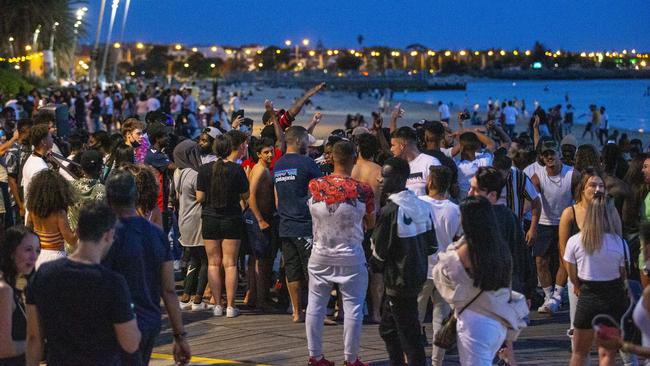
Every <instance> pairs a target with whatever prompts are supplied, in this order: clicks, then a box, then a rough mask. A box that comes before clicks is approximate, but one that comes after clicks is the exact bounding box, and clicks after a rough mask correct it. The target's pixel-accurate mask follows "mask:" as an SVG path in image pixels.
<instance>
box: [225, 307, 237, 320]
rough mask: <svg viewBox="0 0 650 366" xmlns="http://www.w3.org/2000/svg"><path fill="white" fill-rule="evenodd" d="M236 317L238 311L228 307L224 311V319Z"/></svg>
mask: <svg viewBox="0 0 650 366" xmlns="http://www.w3.org/2000/svg"><path fill="white" fill-rule="evenodd" d="M237 316H239V309H237V308H233V307H230V306H229V307H228V308H227V309H226V318H234V317H237Z"/></svg>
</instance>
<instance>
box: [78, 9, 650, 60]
mask: <svg viewBox="0 0 650 366" xmlns="http://www.w3.org/2000/svg"><path fill="white" fill-rule="evenodd" d="M100 3H101V0H88V7H89V16H88V21H89V26H88V37H87V39H86V41H87V42H92V41H93V40H94V37H95V31H96V26H97V19H98V17H99V7H100ZM107 3H108V5H107V10H106V15H105V19H104V26H103V29H102V33H103V34H102V40H103V39H105V35H106V31H107V29H108V20H109V17H110V3H111V0H107ZM125 3H126V0H120V6H119V8H118V15H117V19H116V25H115V29H114V33H113V40H116V38H118V37H119V31H120V26H121V19H122V13H123V11H124V5H125ZM649 22H650V2H648V1H647V0H509V1H506V0H493V1H488V0H445V1H443V0H408V1H407V0H402V1H386V0H347V1H341V0H320V1H319V0H275V1H271V0H240V1H235V0H131V6H130V10H129V16H128V22H127V25H126V30H125V34H124V40H125V41H142V42H157V43H175V42H180V43H183V44H185V45H188V46H191V45H212V44H218V45H239V44H244V43H260V44H265V45H282V44H283V42H284V40H285V39H291V40H294V42H295V41H296V40H300V39H302V38H305V37H306V38H309V39H311V40H312V42H313V43H312V44H315V42H316V41H317V40H319V39H320V40H321V41H322V42H323V44H324V45H325V47H356V46H357V35H359V34H361V35H363V36H364V39H365V41H364V45H366V46H372V45H388V46H392V47H404V46H406V45H408V44H411V43H421V44H423V45H425V46H427V47H431V48H435V49H443V48H449V49H454V50H458V49H463V48H474V49H482V48H487V47H500V48H505V49H513V48H520V49H526V48H530V47H532V44H533V43H534V41H535V40H540V41H541V42H543V43H544V44H545V45H547V46H548V47H550V48H552V49H558V48H562V49H570V50H605V49H610V50H613V49H617V50H622V49H632V48H636V49H637V50H641V51H650V33H649V32H648V27H647V25H648V24H650V23H649Z"/></svg>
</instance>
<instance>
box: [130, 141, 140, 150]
mask: <svg viewBox="0 0 650 366" xmlns="http://www.w3.org/2000/svg"><path fill="white" fill-rule="evenodd" d="M131 147H132V148H134V149H137V148H138V147H140V143H139V142H138V140H133V141H131Z"/></svg>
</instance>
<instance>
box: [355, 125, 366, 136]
mask: <svg viewBox="0 0 650 366" xmlns="http://www.w3.org/2000/svg"><path fill="white" fill-rule="evenodd" d="M364 133H370V130H368V129H367V128H365V127H363V126H359V127H357V128H355V129H354V130H352V136H357V135H362V134H364Z"/></svg>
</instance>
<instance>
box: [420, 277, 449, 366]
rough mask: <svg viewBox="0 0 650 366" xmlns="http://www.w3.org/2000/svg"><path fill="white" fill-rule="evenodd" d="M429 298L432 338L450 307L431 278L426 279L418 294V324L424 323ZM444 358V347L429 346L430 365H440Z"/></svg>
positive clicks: (440, 326)
mask: <svg viewBox="0 0 650 366" xmlns="http://www.w3.org/2000/svg"><path fill="white" fill-rule="evenodd" d="M429 299H431V302H432V303H433V312H432V314H431V325H432V327H431V328H432V329H431V337H432V339H433V337H435V336H436V333H437V332H438V331H439V330H440V328H442V322H443V321H444V320H445V318H447V315H449V313H450V312H451V308H450V307H449V304H447V303H446V302H445V300H444V299H443V298H442V296H440V293H439V292H438V291H436V285H435V284H434V283H433V280H432V279H427V280H426V281H425V282H424V285H423V286H422V291H420V293H419V294H418V316H419V320H420V324H424V317H425V315H426V311H427V306H428V305H429ZM444 359H445V349H444V348H439V347H436V346H435V345H433V346H431V365H432V366H436V365H442V361H444Z"/></svg>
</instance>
